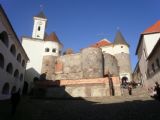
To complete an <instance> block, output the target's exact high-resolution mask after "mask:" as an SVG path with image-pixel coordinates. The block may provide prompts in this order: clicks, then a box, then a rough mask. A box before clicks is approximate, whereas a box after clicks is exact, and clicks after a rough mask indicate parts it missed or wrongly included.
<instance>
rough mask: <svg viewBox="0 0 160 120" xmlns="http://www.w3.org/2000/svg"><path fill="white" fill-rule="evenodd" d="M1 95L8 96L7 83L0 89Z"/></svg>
mask: <svg viewBox="0 0 160 120" xmlns="http://www.w3.org/2000/svg"><path fill="white" fill-rule="evenodd" d="M2 94H4V95H7V94H9V83H5V84H4V86H3V88H2Z"/></svg>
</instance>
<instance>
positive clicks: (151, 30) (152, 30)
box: [142, 20, 160, 34]
mask: <svg viewBox="0 0 160 120" xmlns="http://www.w3.org/2000/svg"><path fill="white" fill-rule="evenodd" d="M159 32H160V20H159V21H157V22H156V23H155V24H153V25H152V26H150V27H149V28H147V29H146V30H145V31H144V32H143V33H142V34H151V33H159Z"/></svg>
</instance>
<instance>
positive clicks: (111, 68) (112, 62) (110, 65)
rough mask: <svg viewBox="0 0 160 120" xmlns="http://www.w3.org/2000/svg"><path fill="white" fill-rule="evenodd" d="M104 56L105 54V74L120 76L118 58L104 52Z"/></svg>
mask: <svg viewBox="0 0 160 120" xmlns="http://www.w3.org/2000/svg"><path fill="white" fill-rule="evenodd" d="M103 56H104V75H108V74H111V75H112V76H118V75H119V67H118V63H117V59H116V58H115V57H114V56H112V55H110V54H108V53H104V54H103Z"/></svg>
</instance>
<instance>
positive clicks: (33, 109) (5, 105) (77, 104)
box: [0, 96, 160, 120]
mask: <svg viewBox="0 0 160 120" xmlns="http://www.w3.org/2000/svg"><path fill="white" fill-rule="evenodd" d="M0 106H1V109H0V120H65V119H67V120H160V115H159V111H160V109H159V108H160V102H159V101H157V100H153V99H152V98H150V97H149V96H141V97H140V96H139V97H137V96H116V97H105V98H90V99H85V100H84V99H76V100H73V99H35V98H30V97H26V96H25V97H22V99H21V102H20V104H19V106H18V108H17V111H16V114H15V115H14V116H11V114H10V107H11V105H10V102H9V101H1V102H0Z"/></svg>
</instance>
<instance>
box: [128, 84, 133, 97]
mask: <svg viewBox="0 0 160 120" xmlns="http://www.w3.org/2000/svg"><path fill="white" fill-rule="evenodd" d="M128 93H129V95H132V85H131V83H129V85H128Z"/></svg>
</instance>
